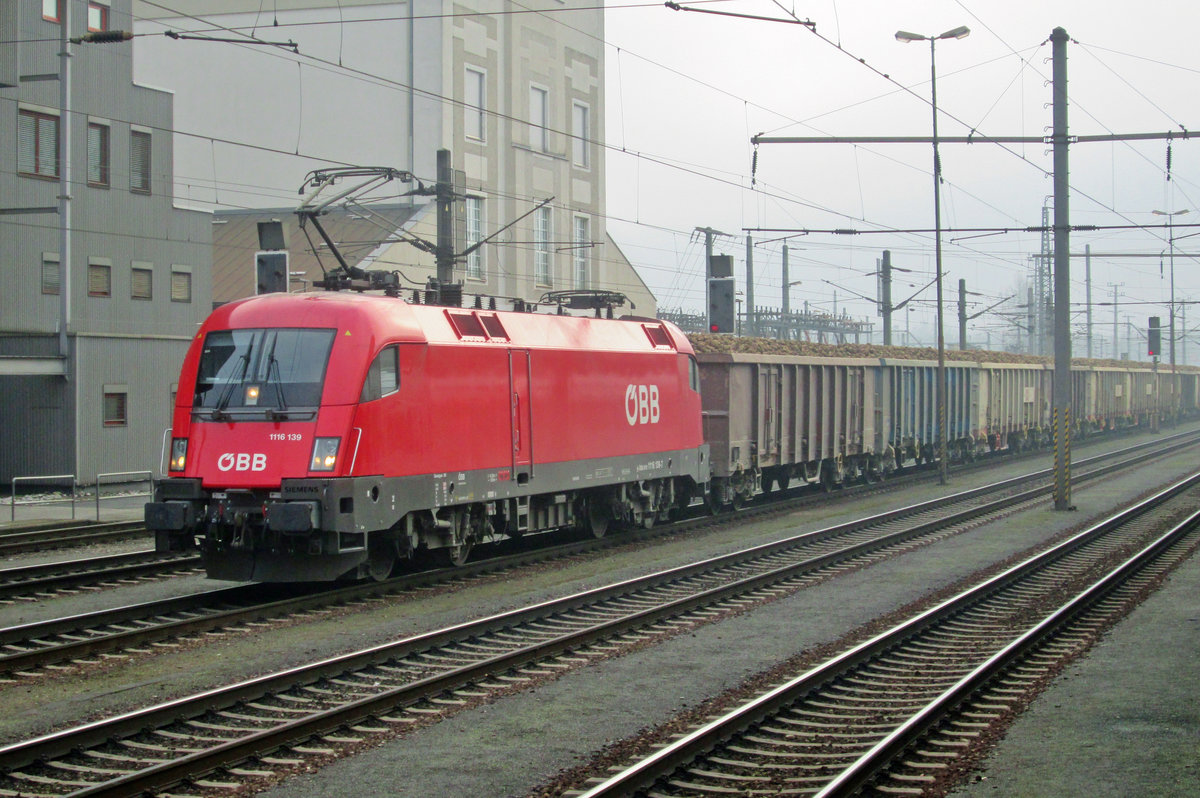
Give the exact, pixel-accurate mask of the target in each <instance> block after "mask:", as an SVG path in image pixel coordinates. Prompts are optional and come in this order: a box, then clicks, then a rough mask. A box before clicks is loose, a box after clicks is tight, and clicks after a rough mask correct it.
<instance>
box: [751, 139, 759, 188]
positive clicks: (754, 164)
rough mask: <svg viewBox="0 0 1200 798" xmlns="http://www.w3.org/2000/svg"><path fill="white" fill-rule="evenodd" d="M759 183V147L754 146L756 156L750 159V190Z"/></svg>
mask: <svg viewBox="0 0 1200 798" xmlns="http://www.w3.org/2000/svg"><path fill="white" fill-rule="evenodd" d="M757 182H758V145H757V144H755V145H754V155H753V156H752V157H751V158H750V188H754V186H755V184H756V183H757Z"/></svg>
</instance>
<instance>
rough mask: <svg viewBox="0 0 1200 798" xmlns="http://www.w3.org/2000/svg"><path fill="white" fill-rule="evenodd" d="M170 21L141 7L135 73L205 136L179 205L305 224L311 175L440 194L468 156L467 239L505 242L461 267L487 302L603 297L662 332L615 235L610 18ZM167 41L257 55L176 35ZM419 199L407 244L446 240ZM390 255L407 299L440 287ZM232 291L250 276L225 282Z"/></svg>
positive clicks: (376, 257) (197, 137) (194, 12)
mask: <svg viewBox="0 0 1200 798" xmlns="http://www.w3.org/2000/svg"><path fill="white" fill-rule="evenodd" d="M169 6H170V8H171V9H172V11H171V12H168V11H164V10H163V8H162V7H161V6H159V5H152V4H149V3H141V2H136V3H135V9H136V15H137V22H136V23H135V24H136V26H137V27H136V30H137V32H138V33H146V34H152V35H148V36H146V37H145V38H139V40H138V43H139V47H138V51H137V62H136V64H135V70H136V74H137V76H138V78H139V80H141V81H143V82H145V83H148V84H151V85H156V86H164V87H167V88H170V89H171V90H172V91H173V92H174V94H175V108H176V124H177V125H178V127H179V128H180V129H181V130H187V131H188V132H189V134H192V135H189V136H187V137H180V138H177V139H176V153H177V157H176V163H177V166H178V171H177V178H176V184H177V188H176V190H177V193H178V194H179V196H181V197H187V198H188V199H189V200H190V201H197V202H203V203H205V204H207V205H208V206H210V207H213V208H214V209H216V210H218V211H220V210H221V209H227V210H245V209H254V208H259V209H287V208H289V207H295V205H296V204H297V203H298V196H297V189H298V187H300V185H301V183H302V182H303V180H304V177H305V175H306V174H307V173H308V172H309V171H310V170H313V169H321V168H330V167H338V166H348V165H354V166H387V167H394V168H396V169H401V170H405V171H408V172H411V173H412V174H413V175H415V176H416V177H417V178H418V179H419V180H420V183H421V185H424V186H426V187H428V186H432V185H433V184H434V182H435V181H436V179H437V173H436V157H437V151H438V150H439V149H444V150H449V151H450V153H451V159H452V163H453V167H454V168H455V169H456V170H460V171H461V172H462V173H463V176H464V178H465V180H464V182H463V184H462V186H463V189H464V192H465V194H466V195H467V198H466V200H465V206H464V208H463V212H462V220H461V224H462V227H463V235H462V239H463V240H464V242H465V244H466V245H470V244H472V243H474V242H478V241H480V240H484V239H488V243H486V244H485V245H483V246H481V247H479V248H478V249H476V250H475V251H474V252H473V253H472V254H471V255H469V256H467V257H465V258H463V259H461V260H460V261H459V262H458V263H457V264H456V270H455V280H456V281H462V282H464V290H465V292H466V293H467V294H473V293H475V294H486V295H490V296H496V297H506V298H512V299H521V300H523V301H525V302H537V301H538V300H539V299H540V298H541V297H542V296H543V295H545V294H546V293H548V292H552V291H563V290H578V289H602V290H608V291H617V292H621V293H624V294H626V295H628V296H629V297H630V299H631V302H632V303H633V305H635V306H636V311H635V312H636V313H637V314H638V315H647V316H648V315H653V313H654V310H655V303H654V297H653V296H652V295H651V294H650V292H649V291H648V290H647V288H646V286H645V284H644V283H643V282H642V280H641V279H640V278H639V277H638V275H637V272H636V271H635V270H634V269H633V267H632V266H631V265H630V264H629V262H628V261H627V260H626V259H625V257H624V256H623V254H622V253H621V251H620V249H619V248H618V247H617V246H616V245H615V244H614V243H613V242H612V241H611V240H610V239H609V237H608V233H607V225H606V224H605V215H604V214H605V189H604V170H605V148H604V113H605V106H604V102H605V99H604V10H603V7H601V6H597V5H595V4H592V3H587V2H583V0H533V2H531V3H524V4H521V5H516V4H513V3H510V2H507V1H506V0H464V1H463V2H455V1H454V0H411V2H396V0H340V2H332V1H331V0H276V2H273V3H271V4H270V6H269V9H268V10H264V6H263V4H262V3H259V2H257V0H176V2H173V3H171V4H169ZM166 31H172V32H173V33H176V34H178V33H180V32H188V33H189V34H190V35H193V36H195V37H220V38H222V39H244V40H245V41H244V42H241V41H239V42H237V43H228V42H223V43H214V42H211V41H202V40H201V39H200V38H192V39H180V38H172V37H167V36H161V35H158V34H162V33H164V32H166ZM289 42H290V43H292V44H294V45H295V46H296V49H297V50H298V52H292V50H291V49H290V48H288V47H286V46H284V45H286V44H287V43H289ZM197 65H200V67H199V68H197ZM417 187H418V185H417V183H415V182H414V183H409V184H396V185H394V186H392V187H391V188H389V189H387V190H386V191H385V192H384V193H381V194H380V195H379V196H378V197H377V199H378V200H379V201H380V202H387V203H397V202H400V203H404V202H407V203H411V204H413V205H414V206H419V207H414V210H413V212H412V213H411V214H408V218H407V220H406V222H405V229H406V232H407V233H409V234H412V235H416V236H418V237H420V238H422V239H424V240H427V241H432V240H436V224H435V219H434V217H435V215H436V214H434V213H433V206H432V202H431V200H432V198H431V197H429V196H428V195H420V194H417V195H409V194H407V192H408V191H410V190H412V189H414V188H417ZM388 191H390V192H391V193H390V194H389V193H386V192H388ZM542 203H545V204H542ZM229 229H230V230H232V229H233V228H229ZM224 233H225V231H224V230H223V229H222V227H221V225H218V226H217V228H216V230H215V232H214V236H215V240H216V245H217V247H218V248H219V249H222V250H224V251H226V253H227V254H228V252H229V250H228V247H230V246H232V244H231V243H230V242H226V241H225V240H224ZM390 238H392V239H393V240H394V239H395V237H394V236H393V237H390ZM388 239H389V236H387V235H384V234H380V235H377V236H376V238H375V242H376V243H377V244H378V246H376V247H375V248H374V249H372V250H370V251H369V252H368V253H367V254H366V255H365V256H363V257H362V259H361V262H360V265H362V266H364V267H366V268H382V269H386V270H389V271H391V270H397V271H399V272H400V273H401V274H402V275H403V278H404V280H405V281H406V282H405V285H406V287H409V288H419V287H423V286H424V284H425V281H426V280H427V279H428V278H429V277H431V276H434V274H435V269H434V263H433V257H432V255H430V254H428V253H426V252H423V251H421V250H420V249H419V248H415V247H413V246H412V245H411V244H408V243H397V244H387V243H386V242H387V240H388ZM351 243H352V244H353V245H355V246H357V247H360V248H361V247H362V246H363V241H362V240H355V241H353V242H351ZM291 246H293V247H296V246H307V242H306V241H300V242H297V241H294V240H293V241H292V242H291ZM223 260H224V258H219V259H218V262H221V261H223ZM234 260H235V261H236V262H237V265H235V266H233V267H232V268H237V269H244V271H245V273H246V275H250V274H252V272H253V269H254V252H253V251H247V252H244V253H242V254H239V255H237V256H236V257H235V258H234ZM293 261H295V262H299V261H300V259H299V258H297V257H296V256H295V255H293ZM319 276H320V275H319V272H318V273H316V274H314V273H312V272H309V271H305V273H304V274H302V275H297V277H299V278H300V279H301V280H307V281H311V280H312V279H315V278H317V277H319ZM226 282H232V283H240V284H244V283H247V282H249V277H246V278H244V279H243V278H240V277H239V278H238V279H237V280H234V281H226V280H223V279H220V278H219V279H218V283H226ZM222 298H231V297H222ZM630 310H631V308H630V307H628V306H627V307H626V308H625V309H624V312H630Z"/></svg>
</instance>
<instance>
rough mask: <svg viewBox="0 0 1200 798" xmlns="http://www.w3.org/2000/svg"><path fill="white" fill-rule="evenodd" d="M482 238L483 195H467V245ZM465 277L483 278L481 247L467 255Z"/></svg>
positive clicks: (475, 242) (471, 244)
mask: <svg viewBox="0 0 1200 798" xmlns="http://www.w3.org/2000/svg"><path fill="white" fill-rule="evenodd" d="M482 240H483V197H467V246H468V247H471V246H473V245H475V244H478V243H479V242H480V241H482ZM467 277H468V278H469V279H471V280H482V279H484V274H483V247H479V248H478V249H476V250H474V251H473V252H472V253H471V254H470V255H467Z"/></svg>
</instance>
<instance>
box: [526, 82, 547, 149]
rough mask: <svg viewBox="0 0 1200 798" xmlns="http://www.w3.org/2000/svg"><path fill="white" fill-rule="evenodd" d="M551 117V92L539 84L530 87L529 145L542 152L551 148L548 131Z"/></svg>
mask: <svg viewBox="0 0 1200 798" xmlns="http://www.w3.org/2000/svg"><path fill="white" fill-rule="evenodd" d="M549 118H550V93H549V92H548V91H546V90H545V89H543V88H541V87H538V86H530V87H529V146H530V147H531V148H533V149H535V150H540V151H541V152H548V151H549V150H550V134H549V131H547V129H546V128H547V126H548V125H549Z"/></svg>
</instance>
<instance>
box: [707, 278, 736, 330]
mask: <svg viewBox="0 0 1200 798" xmlns="http://www.w3.org/2000/svg"><path fill="white" fill-rule="evenodd" d="M734 301H735V300H734V278H733V277H711V278H709V280H708V331H709V332H714V333H732V332H733V331H734V322H735V321H736V315H737V314H736V313H735V312H734V310H735V307H736V305H735V304H734Z"/></svg>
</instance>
